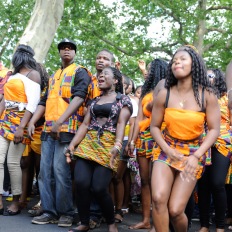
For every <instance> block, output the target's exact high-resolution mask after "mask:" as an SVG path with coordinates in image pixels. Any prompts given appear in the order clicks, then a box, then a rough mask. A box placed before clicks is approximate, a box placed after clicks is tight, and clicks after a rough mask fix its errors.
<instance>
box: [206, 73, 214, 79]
mask: <svg viewBox="0 0 232 232" xmlns="http://www.w3.org/2000/svg"><path fill="white" fill-rule="evenodd" d="M207 77H208V78H209V79H214V78H215V74H214V73H209V74H207Z"/></svg>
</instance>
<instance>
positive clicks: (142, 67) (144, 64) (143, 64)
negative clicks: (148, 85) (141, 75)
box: [138, 60, 146, 71]
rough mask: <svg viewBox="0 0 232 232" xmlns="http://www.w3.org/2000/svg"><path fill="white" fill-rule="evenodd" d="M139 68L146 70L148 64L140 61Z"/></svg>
mask: <svg viewBox="0 0 232 232" xmlns="http://www.w3.org/2000/svg"><path fill="white" fill-rule="evenodd" d="M138 66H139V69H140V70H141V71H144V70H146V62H145V61H144V60H139V61H138Z"/></svg>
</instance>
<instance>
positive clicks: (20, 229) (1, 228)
mask: <svg viewBox="0 0 232 232" xmlns="http://www.w3.org/2000/svg"><path fill="white" fill-rule="evenodd" d="M35 203H37V198H34V199H32V201H31V202H29V203H28V208H29V209H30V208H31V206H33V205H35ZM8 204H9V202H6V201H4V206H5V207H6V206H7V205H8ZM27 210H28V209H24V210H22V212H21V214H19V215H16V216H8V217H6V216H0V232H52V231H56V232H64V231H68V228H61V227H58V226H57V225H52V224H48V225H34V224H32V223H31V219H32V218H31V217H30V216H29V214H28V213H27ZM140 220H141V214H138V213H129V214H126V215H125V216H124V220H123V222H122V223H119V224H117V225H118V230H119V232H129V231H130V232H131V231H132V230H130V229H128V226H130V225H133V224H135V223H136V222H138V221H140ZM74 226H75V225H74ZM211 227H212V228H210V231H211V232H212V231H215V229H214V226H211ZM198 229H199V223H198V222H192V228H191V229H190V230H189V232H195V231H197V230H198ZM94 231H95V232H107V226H106V224H102V226H101V227H100V228H98V229H95V230H94ZM133 231H140V232H145V231H146V232H147V231H148V230H133ZM226 231H229V230H226Z"/></svg>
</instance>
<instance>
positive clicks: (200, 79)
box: [165, 46, 213, 107]
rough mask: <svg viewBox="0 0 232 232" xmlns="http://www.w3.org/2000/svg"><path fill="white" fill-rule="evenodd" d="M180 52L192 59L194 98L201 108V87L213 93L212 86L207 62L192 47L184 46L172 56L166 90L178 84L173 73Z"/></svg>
mask: <svg viewBox="0 0 232 232" xmlns="http://www.w3.org/2000/svg"><path fill="white" fill-rule="evenodd" d="M179 51H186V52H187V53H188V54H189V55H190V56H191V58H192V69H191V74H192V87H193V92H194V97H195V100H196V102H197V104H198V105H199V106H200V107H203V106H202V103H201V102H200V95H199V87H202V88H204V89H206V90H208V91H210V92H212V91H213V90H212V88H211V84H210V82H209V80H208V78H207V69H206V65H205V62H204V61H203V59H202V57H201V56H200V55H199V54H198V53H197V51H196V50H195V49H193V48H191V47H190V46H182V47H180V48H179V49H177V51H176V52H175V53H174V55H173V56H172V59H171V61H170V62H169V64H168V71H167V78H166V81H165V88H167V89H169V88H170V87H172V86H174V85H176V84H177V82H178V80H177V79H176V78H175V76H174V75H173V72H172V63H173V58H174V56H175V54H176V53H177V52H179Z"/></svg>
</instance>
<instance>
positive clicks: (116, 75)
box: [107, 66, 123, 93]
mask: <svg viewBox="0 0 232 232" xmlns="http://www.w3.org/2000/svg"><path fill="white" fill-rule="evenodd" d="M107 68H109V69H111V70H112V72H113V74H114V78H115V79H116V80H118V83H117V84H116V87H115V92H116V93H123V84H122V73H121V72H120V71H119V70H118V69H116V68H114V67H111V66H109V67H107Z"/></svg>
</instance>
